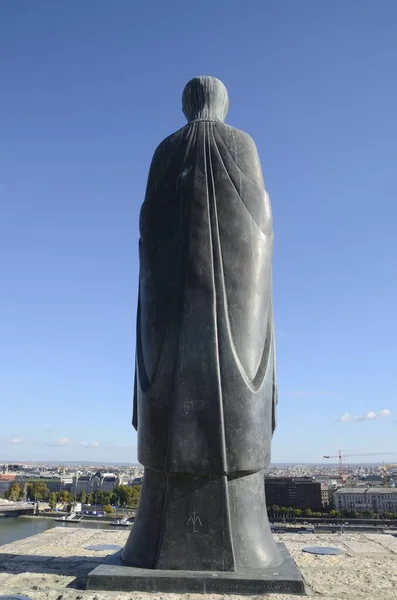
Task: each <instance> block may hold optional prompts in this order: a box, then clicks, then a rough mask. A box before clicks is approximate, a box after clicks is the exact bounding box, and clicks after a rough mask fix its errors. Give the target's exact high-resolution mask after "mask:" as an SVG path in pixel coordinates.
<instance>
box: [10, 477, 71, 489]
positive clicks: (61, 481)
mask: <svg viewBox="0 0 397 600" xmlns="http://www.w3.org/2000/svg"><path fill="white" fill-rule="evenodd" d="M15 482H16V483H19V485H20V486H21V487H23V486H24V485H25V484H29V483H45V484H46V486H47V487H48V489H49V490H50V492H51V493H52V492H55V493H56V492H71V491H72V486H73V477H65V476H61V477H56V476H55V477H37V476H27V475H17V476H16V478H15Z"/></svg>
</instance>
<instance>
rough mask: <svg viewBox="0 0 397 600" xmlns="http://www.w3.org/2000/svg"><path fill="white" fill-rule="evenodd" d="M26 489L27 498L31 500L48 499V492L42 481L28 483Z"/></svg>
mask: <svg viewBox="0 0 397 600" xmlns="http://www.w3.org/2000/svg"><path fill="white" fill-rule="evenodd" d="M26 489H27V496H28V498H30V499H31V500H48V498H49V497H50V490H49V489H48V487H47V486H46V484H45V483H44V482H43V481H36V482H34V483H28V485H27V486H26Z"/></svg>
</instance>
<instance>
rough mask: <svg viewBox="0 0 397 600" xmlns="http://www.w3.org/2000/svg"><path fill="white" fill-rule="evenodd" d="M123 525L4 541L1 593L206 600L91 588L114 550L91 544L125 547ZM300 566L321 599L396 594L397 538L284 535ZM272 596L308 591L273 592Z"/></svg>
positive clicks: (213, 597) (45, 598)
mask: <svg viewBox="0 0 397 600" xmlns="http://www.w3.org/2000/svg"><path fill="white" fill-rule="evenodd" d="M128 534H129V532H128V531H124V530H116V531H111V530H98V529H83V528H81V529H79V528H73V529H66V528H63V527H62V528H54V529H50V530H48V531H46V532H44V533H41V534H39V535H36V536H32V537H30V538H26V539H24V540H19V541H17V542H13V543H11V544H7V545H5V546H0V593H1V594H5V593H14V594H26V595H27V596H29V597H30V598H32V600H204V596H203V595H201V594H187V595H186V594H169V593H162V594H159V593H150V594H148V593H144V592H122V593H119V592H102V591H89V590H85V589H83V588H84V585H85V580H86V576H87V574H88V573H89V572H90V571H91V570H92V569H94V568H95V567H96V566H97V565H99V564H101V562H102V561H103V558H104V557H106V556H108V555H110V554H113V552H114V551H113V550H111V551H101V552H96V551H92V550H86V548H85V546H88V545H91V544H114V545H124V543H125V541H126V539H127V537H128ZM274 537H275V538H276V539H277V540H279V541H282V542H284V543H285V544H286V546H287V548H288V549H289V551H290V552H291V554H292V556H293V558H294V560H295V561H296V563H297V565H298V567H299V569H300V570H301V572H302V574H303V576H304V578H305V581H306V584H307V586H308V588H309V591H310V592H311V593H312V594H314V595H315V596H317V597H318V598H319V599H320V600H342V599H343V600H356V599H358V600H374V599H375V600H397V560H396V554H397V539H396V538H393V537H392V536H390V535H385V534H361V533H357V534H352V533H347V534H339V533H338V534H333V535H332V534H318V535H317V534H278V535H275V536H274ZM305 546H333V547H340V548H342V549H344V550H345V552H346V554H343V555H339V556H315V555H310V554H306V553H304V552H302V548H303V547H305ZM264 597H265V596H243V597H242V596H238V595H227V596H226V595H221V594H205V600H221V599H222V598H224V599H225V600H226V598H227V599H230V600H239V599H241V600H243V599H244V600H247V598H248V599H249V598H264ZM266 597H267V598H269V599H270V600H297V598H299V597H302V596H296V595H289V594H278V593H275V594H271V595H269V596H266Z"/></svg>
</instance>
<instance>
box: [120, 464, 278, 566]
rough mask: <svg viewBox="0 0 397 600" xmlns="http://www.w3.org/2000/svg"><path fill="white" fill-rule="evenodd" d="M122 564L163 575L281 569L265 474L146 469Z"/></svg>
mask: <svg viewBox="0 0 397 600" xmlns="http://www.w3.org/2000/svg"><path fill="white" fill-rule="evenodd" d="M122 559H123V561H124V564H126V565H128V566H129V567H135V568H138V569H156V570H161V571H174V570H177V571H210V572H214V571H216V572H218V571H228V572H231V573H241V572H244V571H245V570H246V569H250V570H251V569H259V570H262V569H267V568H272V567H277V566H278V565H279V564H280V563H281V562H282V558H281V556H280V554H279V552H278V549H277V546H276V544H275V543H274V540H273V536H272V534H271V531H270V525H269V521H268V517H267V511H266V499H265V482H264V474H263V471H259V472H258V473H251V474H244V475H242V476H241V475H240V474H236V475H227V476H226V475H218V476H213V477H208V476H199V475H196V476H193V475H192V476H183V475H170V474H166V473H161V472H157V471H153V470H151V469H145V475H144V479H143V485H142V490H141V497H140V500H139V508H138V513H137V516H136V519H135V522H134V525H133V527H132V528H131V533H130V535H129V537H128V540H127V543H126V545H125V547H124V549H123V551H122ZM275 570H277V569H275Z"/></svg>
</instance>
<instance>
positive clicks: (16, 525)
mask: <svg viewBox="0 0 397 600" xmlns="http://www.w3.org/2000/svg"><path fill="white" fill-rule="evenodd" d="M52 527H67V528H68V529H69V528H70V527H87V528H90V529H114V527H112V526H111V525H109V523H100V522H98V521H80V523H60V522H55V521H54V519H53V518H50V519H43V518H40V517H39V518H37V519H35V518H31V517H30V518H29V517H5V518H2V519H0V546H3V545H4V544H9V543H10V542H15V541H16V540H22V539H23V538H27V537H29V536H31V535H36V534H37V533H43V531H46V530H47V529H52Z"/></svg>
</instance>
